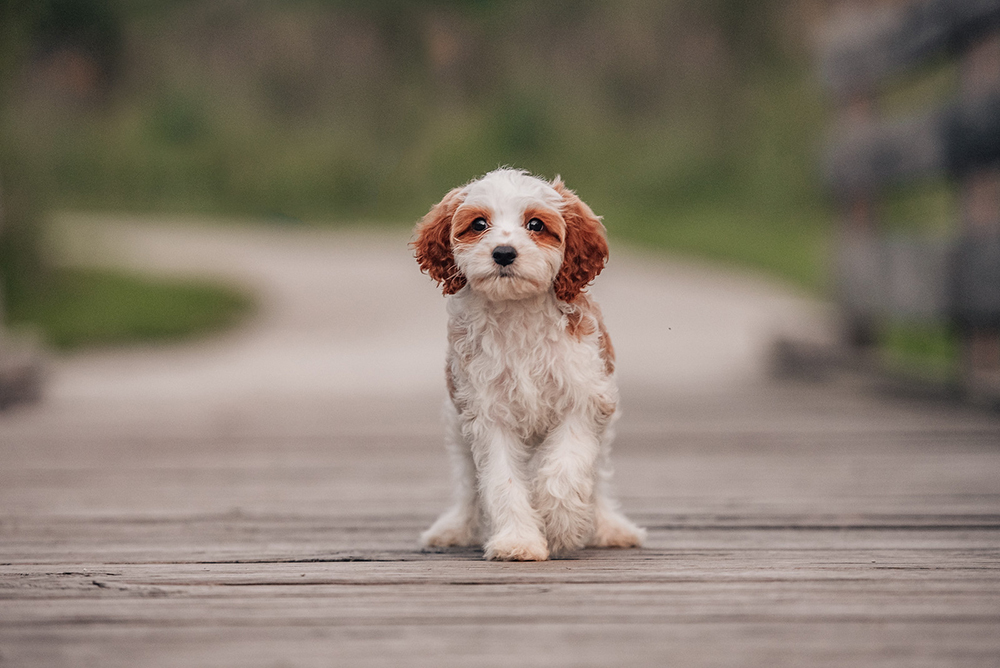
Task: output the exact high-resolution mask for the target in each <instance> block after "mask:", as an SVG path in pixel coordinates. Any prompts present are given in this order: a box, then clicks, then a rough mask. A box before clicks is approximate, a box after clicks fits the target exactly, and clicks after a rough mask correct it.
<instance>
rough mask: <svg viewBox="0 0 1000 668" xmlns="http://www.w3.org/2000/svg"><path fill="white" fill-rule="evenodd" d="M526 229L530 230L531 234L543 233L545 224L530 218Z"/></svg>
mask: <svg viewBox="0 0 1000 668" xmlns="http://www.w3.org/2000/svg"><path fill="white" fill-rule="evenodd" d="M528 229H529V230H531V231H532V232H544V231H545V223H543V222H542V221H540V220H538V219H537V218H532V219H531V220H529V221H528Z"/></svg>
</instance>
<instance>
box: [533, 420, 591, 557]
mask: <svg viewBox="0 0 1000 668" xmlns="http://www.w3.org/2000/svg"><path fill="white" fill-rule="evenodd" d="M600 449H601V443H600V436H599V434H598V426H597V424H596V423H595V421H594V420H593V419H592V418H591V417H590V416H589V415H588V414H587V413H586V411H578V412H574V413H571V414H570V415H569V416H567V418H566V420H565V421H564V422H563V423H562V424H561V425H560V426H559V427H557V428H556V429H555V430H554V431H553V432H552V433H551V434H550V435H549V437H548V438H547V439H546V440H545V443H544V444H542V449H541V452H540V453H539V456H540V463H539V466H538V477H537V479H536V483H535V506H536V507H537V508H538V511H539V513H541V515H542V518H543V520H544V522H545V534H546V536H547V537H548V543H549V548H550V549H551V550H552V552H553V554H559V553H563V552H568V551H570V550H575V549H578V548H581V547H583V546H584V543H585V542H586V540H587V539H588V538H589V537H590V536H591V534H592V533H593V531H594V519H595V518H594V486H595V484H596V478H597V469H596V464H597V458H598V455H599V454H600Z"/></svg>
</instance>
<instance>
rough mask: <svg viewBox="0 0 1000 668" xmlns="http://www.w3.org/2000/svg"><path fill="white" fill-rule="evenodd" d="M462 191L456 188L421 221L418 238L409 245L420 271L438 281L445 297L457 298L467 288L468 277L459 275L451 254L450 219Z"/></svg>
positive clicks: (417, 230) (418, 224)
mask: <svg viewBox="0 0 1000 668" xmlns="http://www.w3.org/2000/svg"><path fill="white" fill-rule="evenodd" d="M461 191H462V189H461V188H455V189H454V190H452V191H451V192H449V193H448V194H447V195H445V196H444V199H442V200H441V201H440V202H438V203H437V204H435V205H434V208H432V209H431V210H430V211H429V212H428V213H427V215H426V216H424V217H423V218H421V219H420V222H419V223H417V228H416V233H417V238H416V240H415V241H413V242H411V243H410V246H411V247H412V248H413V250H414V255H415V256H416V258H417V263H418V264H419V265H420V271H422V272H424V273H426V274H427V275H428V276H430V277H431V278H433V279H434V280H435V281H437V282H438V284H440V285H441V291H442V292H443V293H444V294H446V295H452V294H455V293H456V292H458V291H459V290H461V289H462V287H463V286H464V285H465V276H462V274H460V273H459V271H458V267H457V266H456V265H455V256H454V255H452V253H451V218H452V216H453V215H454V214H455V209H457V208H458V205H459V204H460V203H461V202H460V201H459V197H458V195H459V193H460V192H461Z"/></svg>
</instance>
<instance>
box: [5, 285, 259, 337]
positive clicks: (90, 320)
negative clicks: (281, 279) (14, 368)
mask: <svg viewBox="0 0 1000 668" xmlns="http://www.w3.org/2000/svg"><path fill="white" fill-rule="evenodd" d="M251 310H252V302H251V301H250V299H249V298H247V297H246V296H245V295H243V294H242V293H240V292H237V291H235V290H232V289H227V288H220V287H218V286H212V285H206V284H202V283H198V282H194V281H164V280H159V279H151V278H143V277H138V276H132V275H129V274H125V273H121V272H115V271H107V270H96V269H60V270H56V271H54V272H53V273H52V275H51V276H50V277H49V279H48V281H47V285H46V286H45V289H44V290H41V291H39V292H38V293H36V294H35V295H34V296H33V297H32V298H31V299H18V300H15V301H13V302H12V303H11V304H10V313H11V321H12V323H14V324H31V325H33V326H35V327H37V328H39V329H40V330H41V332H42V334H43V336H44V338H45V339H46V340H47V342H48V343H50V344H51V345H53V346H55V347H56V348H58V349H60V350H73V349H77V348H82V347H93V346H107V345H115V344H123V343H132V342H134V341H165V340H176V339H181V338H185V337H190V336H193V335H196V334H204V333H207V332H212V331H216V330H219V329H223V328H225V327H228V326H231V325H233V324H234V323H236V322H239V321H240V320H241V319H243V318H244V317H245V316H246V315H247V314H248V313H249V312H250V311H251Z"/></svg>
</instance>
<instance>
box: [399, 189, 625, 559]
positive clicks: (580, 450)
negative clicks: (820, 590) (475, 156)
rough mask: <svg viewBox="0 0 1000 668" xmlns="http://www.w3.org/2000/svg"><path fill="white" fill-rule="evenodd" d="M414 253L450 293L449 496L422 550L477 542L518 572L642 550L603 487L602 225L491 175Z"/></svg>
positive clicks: (606, 401) (607, 388)
mask: <svg viewBox="0 0 1000 668" xmlns="http://www.w3.org/2000/svg"><path fill="white" fill-rule="evenodd" d="M412 246H413V248H414V249H415V251H416V259H417V262H418V263H419V264H420V268H421V270H422V271H424V272H426V273H427V274H428V275H429V276H430V277H431V278H433V279H434V280H436V281H437V282H438V283H439V284H440V285H441V288H442V290H443V292H444V294H445V295H450V296H449V298H448V305H447V310H448V354H447V363H446V366H445V378H446V381H447V386H448V394H449V396H450V402H449V405H448V407H447V417H448V423H449V424H448V437H447V438H448V448H449V451H450V453H451V455H452V457H453V459H454V462H455V469H456V485H457V489H456V500H455V504H454V506H453V507H451V508H450V509H449V510H447V511H446V512H445V513H444V514H442V515H441V517H439V518H438V520H437V521H436V522H434V524H433V525H432V526H431V528H430V529H428V530H427V531H425V532H424V533H423V534H422V535H421V542H422V544H423V545H424V546H427V547H447V546H472V545H483V547H484V549H485V556H486V558H487V559H503V560H523V561H539V560H544V559H548V558H549V555H550V554H551V555H559V554H564V553H566V552H568V551H570V550H574V549H578V548H581V547H584V546H587V545H589V546H595V547H634V546H638V545H640V544H641V543H642V541H643V539H644V538H645V530H644V529H640V528H639V527H637V526H636V525H635V524H633V523H632V522H631V521H629V520H628V519H627V518H626V517H625V516H624V515H622V514H621V513H619V512H618V511H617V509H616V504H615V503H614V502H613V501H612V500H611V499H610V497H609V496H608V491H607V489H606V488H607V485H608V481H609V478H610V475H611V468H610V463H609V461H608V455H609V450H610V442H611V439H612V431H611V426H612V423H613V422H614V420H615V418H616V416H617V405H618V387H617V385H616V383H615V378H614V365H615V358H614V349H613V348H612V346H611V339H610V337H609V336H608V333H607V331H606V330H605V328H604V322H603V320H602V318H601V312H600V309H599V308H598V306H597V304H596V302H594V300H593V299H591V298H590V296H589V295H588V294H587V292H586V286H587V285H588V284H589V283H590V282H591V281H592V280H594V278H595V277H596V276H597V275H598V274H599V273H600V271H601V270H602V269H603V268H604V264H605V262H606V261H607V257H608V245H607V240H606V238H605V234H604V226H603V225H602V224H601V221H600V219H599V218H598V217H597V216H595V215H594V213H593V212H592V211H591V210H590V207H588V206H587V205H586V204H584V203H583V202H582V201H581V200H580V199H579V198H578V197H577V196H576V194H574V193H573V192H572V191H570V190H569V189H567V188H566V187H565V185H563V183H562V181H561V180H560V179H559V178H558V177H556V179H555V180H554V181H552V182H548V181H544V180H542V179H539V178H537V177H534V176H531V175H529V174H528V173H526V172H524V171H521V170H513V169H498V170H496V171H493V172H490V173H489V174H487V175H486V176H483V177H482V178H480V179H478V180H475V181H472V182H471V183H469V184H467V185H465V186H462V187H460V188H455V189H454V190H452V191H451V192H449V193H448V194H447V195H445V197H444V199H442V200H441V202H440V203H438V204H437V205H436V206H434V208H433V209H431V211H430V212H429V213H428V214H427V215H426V216H424V218H423V219H422V220H421V221H420V222H419V223H418V224H417V227H416V240H415V241H414V242H413V243H412Z"/></svg>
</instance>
